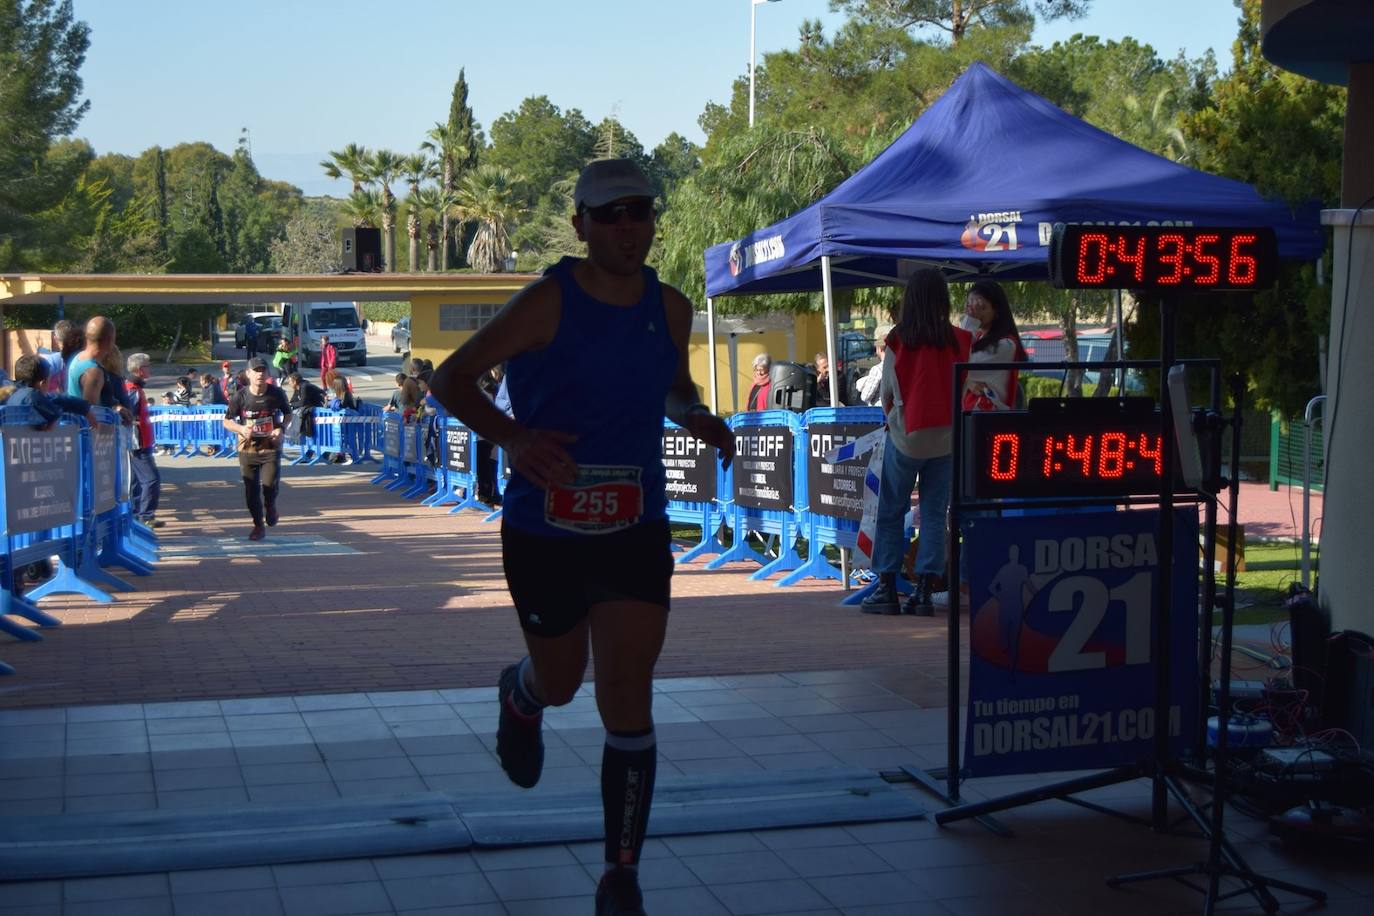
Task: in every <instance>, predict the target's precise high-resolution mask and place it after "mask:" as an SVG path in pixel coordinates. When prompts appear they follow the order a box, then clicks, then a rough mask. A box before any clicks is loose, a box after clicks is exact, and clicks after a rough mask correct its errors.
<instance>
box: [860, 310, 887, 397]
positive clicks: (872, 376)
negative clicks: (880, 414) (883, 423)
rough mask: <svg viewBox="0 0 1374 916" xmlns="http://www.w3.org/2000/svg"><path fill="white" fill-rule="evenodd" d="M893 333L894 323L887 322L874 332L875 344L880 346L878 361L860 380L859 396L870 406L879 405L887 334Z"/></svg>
mask: <svg viewBox="0 0 1374 916" xmlns="http://www.w3.org/2000/svg"><path fill="white" fill-rule="evenodd" d="M890 333H892V325H890V324H885V325H882V326H881V327H879V328H878V329H877V330H875V331H874V332H873V344H874V346H876V347H877V348H878V361H877V362H876V363H874V364H873V367H872V368H871V369H869V370H868V374H867V375H865V376H864V377H863V378H861V379H859V381H858V383H857V384H858V389H859V397H860V398H862V399H863V402H864V403H865V404H867V405H868V406H869V407H877V406H878V401H879V389H880V388H881V386H882V383H883V360H884V359H885V358H886V357H887V335H888V334H890Z"/></svg>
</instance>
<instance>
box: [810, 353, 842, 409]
mask: <svg viewBox="0 0 1374 916" xmlns="http://www.w3.org/2000/svg"><path fill="white" fill-rule="evenodd" d="M815 366H816V406H817V407H843V406H844V393H843V392H844V388H843V386H841V387H840V389H839V391H840V399H839V401H837V402H836V403H834V404H831V403H830V358H829V357H828V356H826V355H825V354H824V353H817V354H816V362H815Z"/></svg>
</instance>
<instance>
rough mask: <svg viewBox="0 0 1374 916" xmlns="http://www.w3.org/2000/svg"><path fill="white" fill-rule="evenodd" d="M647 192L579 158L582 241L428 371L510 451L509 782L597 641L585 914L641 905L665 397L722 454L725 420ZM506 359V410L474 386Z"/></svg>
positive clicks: (660, 574)
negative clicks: (600, 853)
mask: <svg viewBox="0 0 1374 916" xmlns="http://www.w3.org/2000/svg"><path fill="white" fill-rule="evenodd" d="M653 198H654V191H653V189H652V187H651V186H650V185H649V182H648V179H646V178H645V177H644V174H643V173H642V172H641V171H640V170H639V168H638V167H637V166H636V165H635V164H634V163H633V162H631V161H629V160H625V159H606V160H599V161H597V162H593V163H591V164H590V165H588V166H587V167H586V168H585V169H583V170H582V174H581V175H580V176H579V177H578V180H577V185H576V188H575V190H574V192H573V202H574V205H575V207H576V215H575V216H573V218H572V224H573V228H574V229H575V230H576V231H577V236H578V238H579V239H580V240H581V241H583V242H585V243H586V244H587V257H586V258H585V259H579V258H564V259H563V260H562V261H560V262H559V263H558V264H556V265H554V266H553V267H551V268H549V270H548V271H546V272H545V275H544V277H543V278H542V279H540V280H538V281H536V282H534V283H532V284H530V285H529V286H527V287H525V289H523V290H521V291H520V292H519V293H518V294H516V296H515V297H514V298H513V299H511V300H510V302H508V303H507V304H506V306H505V307H504V308H503V309H502V310H501V312H500V313H499V314H498V315H497V316H496V317H495V318H493V319H492V320H491V321H490V322H489V323H488V324H486V325H485V326H483V327H482V328H481V329H480V330H479V331H478V332H477V333H476V334H475V335H474V336H473V337H472V339H471V340H469V341H468V342H467V343H466V344H464V345H463V346H462V348H460V349H459V350H458V351H457V352H456V353H454V354H453V355H451V356H450V357H449V358H448V359H446V360H445V361H444V363H443V364H442V365H441V366H440V367H439V369H438V371H437V372H436V373H435V374H434V378H433V381H432V391H433V393H434V395H435V397H436V398H437V399H438V400H439V402H440V403H441V404H442V405H443V406H444V408H445V409H446V410H448V411H449V412H450V413H451V414H453V415H454V416H456V417H457V418H458V419H459V420H461V421H462V423H463V424H464V425H465V426H467V427H468V428H469V429H472V430H474V431H475V432H476V433H477V434H478V435H479V436H481V437H482V438H484V439H487V440H489V441H491V442H495V443H496V444H498V445H499V446H501V448H503V449H505V451H506V454H507V455H508V456H509V457H510V463H511V465H512V467H513V474H512V477H511V480H510V484H509V486H508V487H507V489H506V494H505V513H504V516H503V518H502V528H501V542H502V555H503V561H504V565H505V570H506V583H507V585H508V586H509V588H510V593H511V598H512V600H513V602H514V604H515V609H516V612H517V614H518V616H519V618H520V625H521V627H522V629H523V630H524V636H525V645H526V647H527V649H528V651H529V654H528V655H527V656H526V657H525V658H524V659H522V660H521V661H520V662H519V663H518V664H514V665H511V666H510V667H508V668H506V669H505V670H504V671H502V672H501V678H500V686H499V688H498V697H499V701H500V708H501V709H500V722H499V725H498V729H497V738H496V753H497V756H498V757H499V758H500V760H501V766H502V768H503V769H505V771H506V774H507V775H508V776H509V777H510V779H511V781H512V782H514V783H515V784H516V785H518V786H522V787H525V788H529V787H531V786H533V785H534V784H535V783H537V782H538V781H539V776H540V773H541V771H542V769H543V765H544V744H543V739H542V738H541V737H540V725H541V720H542V710H543V709H544V707H545V706H562V705H564V704H566V703H568V702H569V701H570V700H572V698H573V695H574V694H575V693H576V692H577V690H578V688H579V687H580V686H581V685H582V678H583V675H584V673H585V671H586V667H587V659H588V649H589V647H590V648H591V650H592V651H594V652H595V653H596V703H597V709H598V710H599V711H600V713H601V721H602V724H603V725H604V726H605V728H606V743H605V747H604V749H603V751H602V757H601V798H602V806H603V810H604V813H605V828H606V837H605V852H606V871H605V874H604V875H603V876H602V879H601V882H600V884H599V885H598V886H597V891H596V912H597V914H598V916H610V914H620V913H630V914H637V913H643V912H644V909H643V898H642V896H641V894H640V891H639V877H638V864H639V854H640V848H641V846H642V845H643V843H644V833H645V828H646V827H647V825H648V820H649V805H650V801H651V800H652V797H653V789H654V773H655V769H656V762H657V746H656V743H655V740H654V723H653V715H652V699H653V673H654V664H655V662H656V661H657V660H658V655H659V651H660V650H661V649H662V646H663V638H664V634H665V632H666V630H667V623H668V603H669V584H670V579H671V577H672V574H673V559H672V554H671V553H670V548H669V534H668V523H667V519H666V506H667V501H666V496H665V492H664V471H663V460H662V438H663V417H664V415H665V412H666V415H667V416H668V417H669V418H671V419H672V420H673V421H675V422H677V423H679V424H681V425H682V426H683V427H685V428H686V429H688V430H689V431H690V432H691V433H692V434H693V435H695V436H696V437H697V438H699V439H701V440H702V441H703V442H705V443H707V444H709V445H713V446H715V447H716V448H717V449H718V450H719V453H720V458H721V463H722V464H723V465H725V466H727V467H728V466H729V463H730V460H731V459H732V458H733V457H734V437H733V435H732V434H731V432H730V429H729V427H728V426H726V425H725V422H724V421H723V420H721V419H720V418H719V417H716V416H715V415H714V414H712V413H711V411H710V409H709V408H707V407H706V406H705V405H704V404H702V403H701V402H700V401H698V400H697V397H696V387H695V386H694V385H693V384H692V378H691V374H690V372H689V371H688V367H687V360H686V352H687V341H688V336H689V334H690V332H691V325H692V306H691V303H689V302H688V301H687V299H686V297H685V296H683V295H682V293H680V292H678V291H677V290H676V289H674V288H672V287H671V286H667V285H664V284H661V283H660V282H659V280H658V276H657V275H656V274H655V273H654V271H653V270H651V269H650V268H648V267H646V266H645V265H644V260H645V258H646V256H647V255H648V253H649V246H650V245H651V244H652V243H653V238H654V200H653ZM503 362H505V363H506V365H507V370H506V380H507V385H508V388H509V391H510V400H511V406H512V408H513V412H514V416H513V417H508V416H506V414H504V413H502V412H501V411H500V410H499V409H497V407H496V405H495V404H493V403H492V401H491V399H490V398H488V397H487V396H486V395H485V394H483V393H482V390H481V388H480V387H479V380H480V379H481V378H482V376H483V375H484V374H485V373H486V372H487V371H488V370H490V369H491V368H492V367H493V366H496V365H498V364H500V363H503ZM609 365H615V366H616V367H617V371H615V372H608V371H606V367H607V366H609ZM627 378H628V379H634V380H635V381H634V382H633V383H627V382H626V381H625V380H626V379H627Z"/></svg>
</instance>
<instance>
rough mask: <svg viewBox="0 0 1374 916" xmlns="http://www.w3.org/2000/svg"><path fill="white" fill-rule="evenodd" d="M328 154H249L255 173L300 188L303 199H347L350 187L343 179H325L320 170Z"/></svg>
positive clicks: (256, 152)
mask: <svg viewBox="0 0 1374 916" xmlns="http://www.w3.org/2000/svg"><path fill="white" fill-rule="evenodd" d="M327 158H329V153H328V152H318V153H265V152H260V151H258V150H254V151H253V164H254V165H256V166H257V167H258V174H259V175H261V176H262V177H263V178H269V179H271V180H273V181H286V182H290V183H291V184H293V185H295V186H296V187H298V188H300V189H301V192H302V193H304V194H305V196H306V197H322V196H325V195H328V196H330V197H338V198H344V197H347V196H348V194H349V191H350V190H352V186H351V185H349V183H348V181H347V180H345V179H342V178H341V179H338V180H335V179H333V178H327V177H325V174H324V169H322V168H320V162H321V160H324V159H327Z"/></svg>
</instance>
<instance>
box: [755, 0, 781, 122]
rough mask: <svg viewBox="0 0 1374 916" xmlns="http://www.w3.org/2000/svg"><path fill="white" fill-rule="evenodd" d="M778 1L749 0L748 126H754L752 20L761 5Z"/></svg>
mask: <svg viewBox="0 0 1374 916" xmlns="http://www.w3.org/2000/svg"><path fill="white" fill-rule="evenodd" d="M777 2H778V0H749V126H750V128H752V127H753V126H754V31H755V29H754V20H755V19H756V18H757V15H756V10H758V8H759V4H761V3H777Z"/></svg>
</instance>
